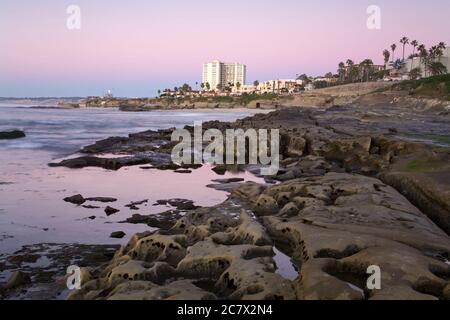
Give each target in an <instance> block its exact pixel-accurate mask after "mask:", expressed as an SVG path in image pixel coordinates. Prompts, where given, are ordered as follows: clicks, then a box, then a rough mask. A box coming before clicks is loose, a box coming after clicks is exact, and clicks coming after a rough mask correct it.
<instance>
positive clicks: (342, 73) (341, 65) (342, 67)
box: [338, 62, 345, 82]
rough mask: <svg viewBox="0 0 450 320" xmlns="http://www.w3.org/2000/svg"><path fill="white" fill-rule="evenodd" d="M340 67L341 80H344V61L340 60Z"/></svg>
mask: <svg viewBox="0 0 450 320" xmlns="http://www.w3.org/2000/svg"><path fill="white" fill-rule="evenodd" d="M338 67H339V69H338V73H339V81H340V82H342V81H343V80H344V72H345V64H344V63H343V62H339V65H338Z"/></svg>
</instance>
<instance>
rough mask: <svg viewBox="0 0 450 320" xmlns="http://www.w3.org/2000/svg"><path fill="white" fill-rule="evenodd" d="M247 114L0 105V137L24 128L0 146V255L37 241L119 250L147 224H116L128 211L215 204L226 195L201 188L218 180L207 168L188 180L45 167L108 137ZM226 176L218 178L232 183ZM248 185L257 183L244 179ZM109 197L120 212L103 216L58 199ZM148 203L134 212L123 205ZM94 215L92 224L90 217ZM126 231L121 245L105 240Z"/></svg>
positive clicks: (132, 170) (130, 170) (131, 170)
mask: <svg viewBox="0 0 450 320" xmlns="http://www.w3.org/2000/svg"><path fill="white" fill-rule="evenodd" d="M255 112H256V111H250V110H199V111H197V110H195V111H191V110H189V111H154V112H138V113H126V112H121V111H119V110H116V109H54V108H31V107H27V106H0V131H6V130H11V129H19V130H23V131H25V133H26V135H27V136H26V138H23V139H17V140H0V254H6V253H12V252H14V251H16V250H18V249H20V248H21V247H22V246H23V245H30V244H38V243H58V244H59V243H83V244H124V243H126V241H127V239H128V238H130V237H131V236H132V235H133V234H134V233H136V232H142V231H144V230H149V227H147V226H145V225H132V224H127V223H121V222H122V221H123V220H125V219H126V218H128V217H130V216H131V215H132V214H134V213H139V214H143V215H145V214H156V213H160V212H163V211H166V210H169V209H170V208H169V207H166V206H153V204H154V203H155V202H156V201H157V200H160V199H173V198H182V199H190V200H193V201H194V202H195V204H197V205H200V206H208V205H214V204H218V203H220V202H222V201H224V200H225V199H226V197H227V194H226V193H225V192H222V191H218V190H214V189H210V188H207V187H206V185H207V184H209V183H210V182H211V180H212V179H216V178H218V177H219V176H217V175H216V174H215V173H214V172H213V171H211V170H210V168H208V167H207V166H204V167H202V168H200V169H198V170H195V171H193V173H191V174H177V173H174V172H172V171H156V170H142V169H140V168H139V166H135V167H126V168H122V169H120V170H118V171H108V170H105V169H102V168H84V169H68V168H60V167H59V168H50V167H49V166H48V163H49V162H52V161H56V160H58V159H61V158H65V157H68V156H71V155H74V154H76V153H77V152H78V150H79V149H80V148H81V147H83V146H85V145H88V144H91V143H93V142H95V141H96V140H100V139H103V138H107V137H110V136H126V135H128V134H129V133H135V132H140V131H145V130H148V129H162V128H171V127H183V126H185V125H193V123H194V121H208V120H222V121H234V120H236V119H239V118H244V117H247V116H250V115H252V114H254V113H255ZM234 176H235V174H232V173H227V174H226V175H225V176H220V178H227V177H234ZM240 177H243V178H245V179H246V180H252V181H259V180H258V179H259V178H256V177H254V176H253V175H252V174H250V173H248V172H247V173H242V174H240ZM75 194H82V195H83V196H85V197H114V198H117V199H118V201H117V202H115V203H113V204H112V206H114V207H115V208H118V209H120V212H119V213H117V214H115V215H113V216H110V217H107V216H106V214H105V213H104V212H103V210H104V204H99V206H101V208H98V209H86V208H83V207H80V206H76V205H73V204H70V203H66V202H64V201H63V199H64V198H65V197H67V196H72V195H75ZM144 199H148V200H149V201H148V204H147V206H143V207H142V209H141V210H140V211H139V212H136V211H131V210H130V209H129V208H126V207H125V205H126V204H128V203H130V202H132V201H141V200H144ZM94 216H95V219H92V217H94ZM114 231H124V232H125V233H126V237H125V238H124V239H112V238H110V234H111V232H114Z"/></svg>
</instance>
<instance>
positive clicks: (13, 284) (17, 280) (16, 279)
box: [5, 271, 31, 290]
mask: <svg viewBox="0 0 450 320" xmlns="http://www.w3.org/2000/svg"><path fill="white" fill-rule="evenodd" d="M29 283H31V278H30V276H29V275H28V274H27V273H25V272H22V271H15V272H14V273H13V274H12V275H11V276H10V277H9V280H8V282H7V283H6V285H5V289H6V290H11V289H15V288H18V287H22V286H24V285H27V284H29Z"/></svg>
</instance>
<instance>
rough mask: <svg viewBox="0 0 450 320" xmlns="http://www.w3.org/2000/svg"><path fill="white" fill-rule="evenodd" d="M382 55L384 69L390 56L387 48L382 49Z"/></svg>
mask: <svg viewBox="0 0 450 320" xmlns="http://www.w3.org/2000/svg"><path fill="white" fill-rule="evenodd" d="M383 57H384V69H386V65H387V64H388V62H389V58H390V57H391V53H390V52H389V50H387V49H386V50H384V51H383Z"/></svg>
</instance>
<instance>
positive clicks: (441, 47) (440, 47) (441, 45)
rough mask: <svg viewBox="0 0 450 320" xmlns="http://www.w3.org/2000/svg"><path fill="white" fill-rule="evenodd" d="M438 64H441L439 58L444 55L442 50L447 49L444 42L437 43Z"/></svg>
mask: <svg viewBox="0 0 450 320" xmlns="http://www.w3.org/2000/svg"><path fill="white" fill-rule="evenodd" d="M437 47H438V53H439V62H441V57H442V56H443V55H444V50H445V49H446V48H447V45H446V44H445V42H439V43H438V45H437Z"/></svg>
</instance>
